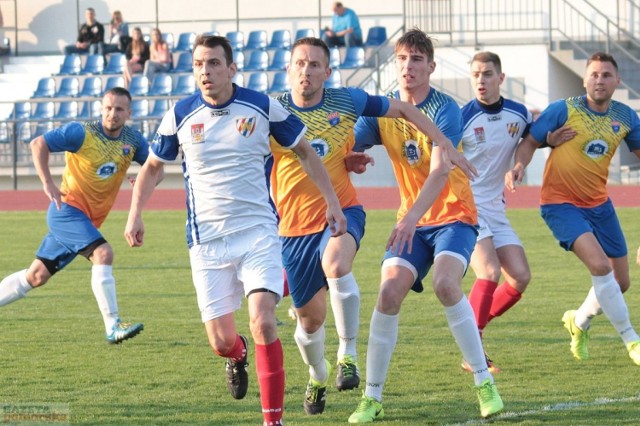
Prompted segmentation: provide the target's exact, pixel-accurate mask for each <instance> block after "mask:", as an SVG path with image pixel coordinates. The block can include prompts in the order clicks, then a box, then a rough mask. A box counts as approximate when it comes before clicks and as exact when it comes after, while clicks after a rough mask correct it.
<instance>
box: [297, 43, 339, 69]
mask: <svg viewBox="0 0 640 426" xmlns="http://www.w3.org/2000/svg"><path fill="white" fill-rule="evenodd" d="M298 46H316V47H320V48H321V49H322V50H323V52H324V56H325V59H326V60H327V65H328V64H329V58H330V56H331V55H330V52H329V46H327V43H325V42H324V41H322V39H319V38H317V37H303V38H301V39H298V40H296V42H295V43H293V46H291V53H293V51H294V50H296V47H298Z"/></svg>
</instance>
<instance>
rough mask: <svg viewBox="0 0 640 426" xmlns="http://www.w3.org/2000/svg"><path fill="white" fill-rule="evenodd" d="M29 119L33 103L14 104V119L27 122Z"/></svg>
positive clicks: (12, 115) (12, 116) (12, 113)
mask: <svg viewBox="0 0 640 426" xmlns="http://www.w3.org/2000/svg"><path fill="white" fill-rule="evenodd" d="M29 117H31V102H16V103H14V104H13V111H12V112H11V118H12V119H14V120H26V119H28V118H29Z"/></svg>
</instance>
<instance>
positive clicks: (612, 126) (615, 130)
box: [611, 120, 620, 133]
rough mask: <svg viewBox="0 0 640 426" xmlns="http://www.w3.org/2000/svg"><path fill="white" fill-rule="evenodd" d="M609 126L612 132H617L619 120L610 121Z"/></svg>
mask: <svg viewBox="0 0 640 426" xmlns="http://www.w3.org/2000/svg"><path fill="white" fill-rule="evenodd" d="M611 128H612V129H613V133H618V132H619V131H620V122H619V121H617V120H613V121H612V122H611Z"/></svg>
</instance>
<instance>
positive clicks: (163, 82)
mask: <svg viewBox="0 0 640 426" xmlns="http://www.w3.org/2000/svg"><path fill="white" fill-rule="evenodd" d="M172 89H173V79H172V78H171V75H170V74H166V73H160V74H156V75H155V76H153V81H152V82H151V87H149V91H148V92H147V96H168V95H170V94H171V90H172Z"/></svg>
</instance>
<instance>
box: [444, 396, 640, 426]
mask: <svg viewBox="0 0 640 426" xmlns="http://www.w3.org/2000/svg"><path fill="white" fill-rule="evenodd" d="M626 402H640V394H638V395H635V396H630V397H627V398H618V399H612V398H605V397H602V398H597V399H594V400H593V401H591V402H560V403H558V404H554V405H545V406H544V407H541V408H539V409H536V410H527V411H520V412H515V411H506V412H504V413H500V414H499V415H497V416H494V417H491V419H487V420H483V419H478V420H469V421H467V422H464V423H451V424H448V425H446V426H466V425H481V424H485V423H488V422H491V421H493V420H500V419H516V418H518V417H526V416H535V415H538V414H542V413H548V412H553V411H569V410H573V409H575V408H582V407H597V406H600V405H610V404H618V403H626Z"/></svg>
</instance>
